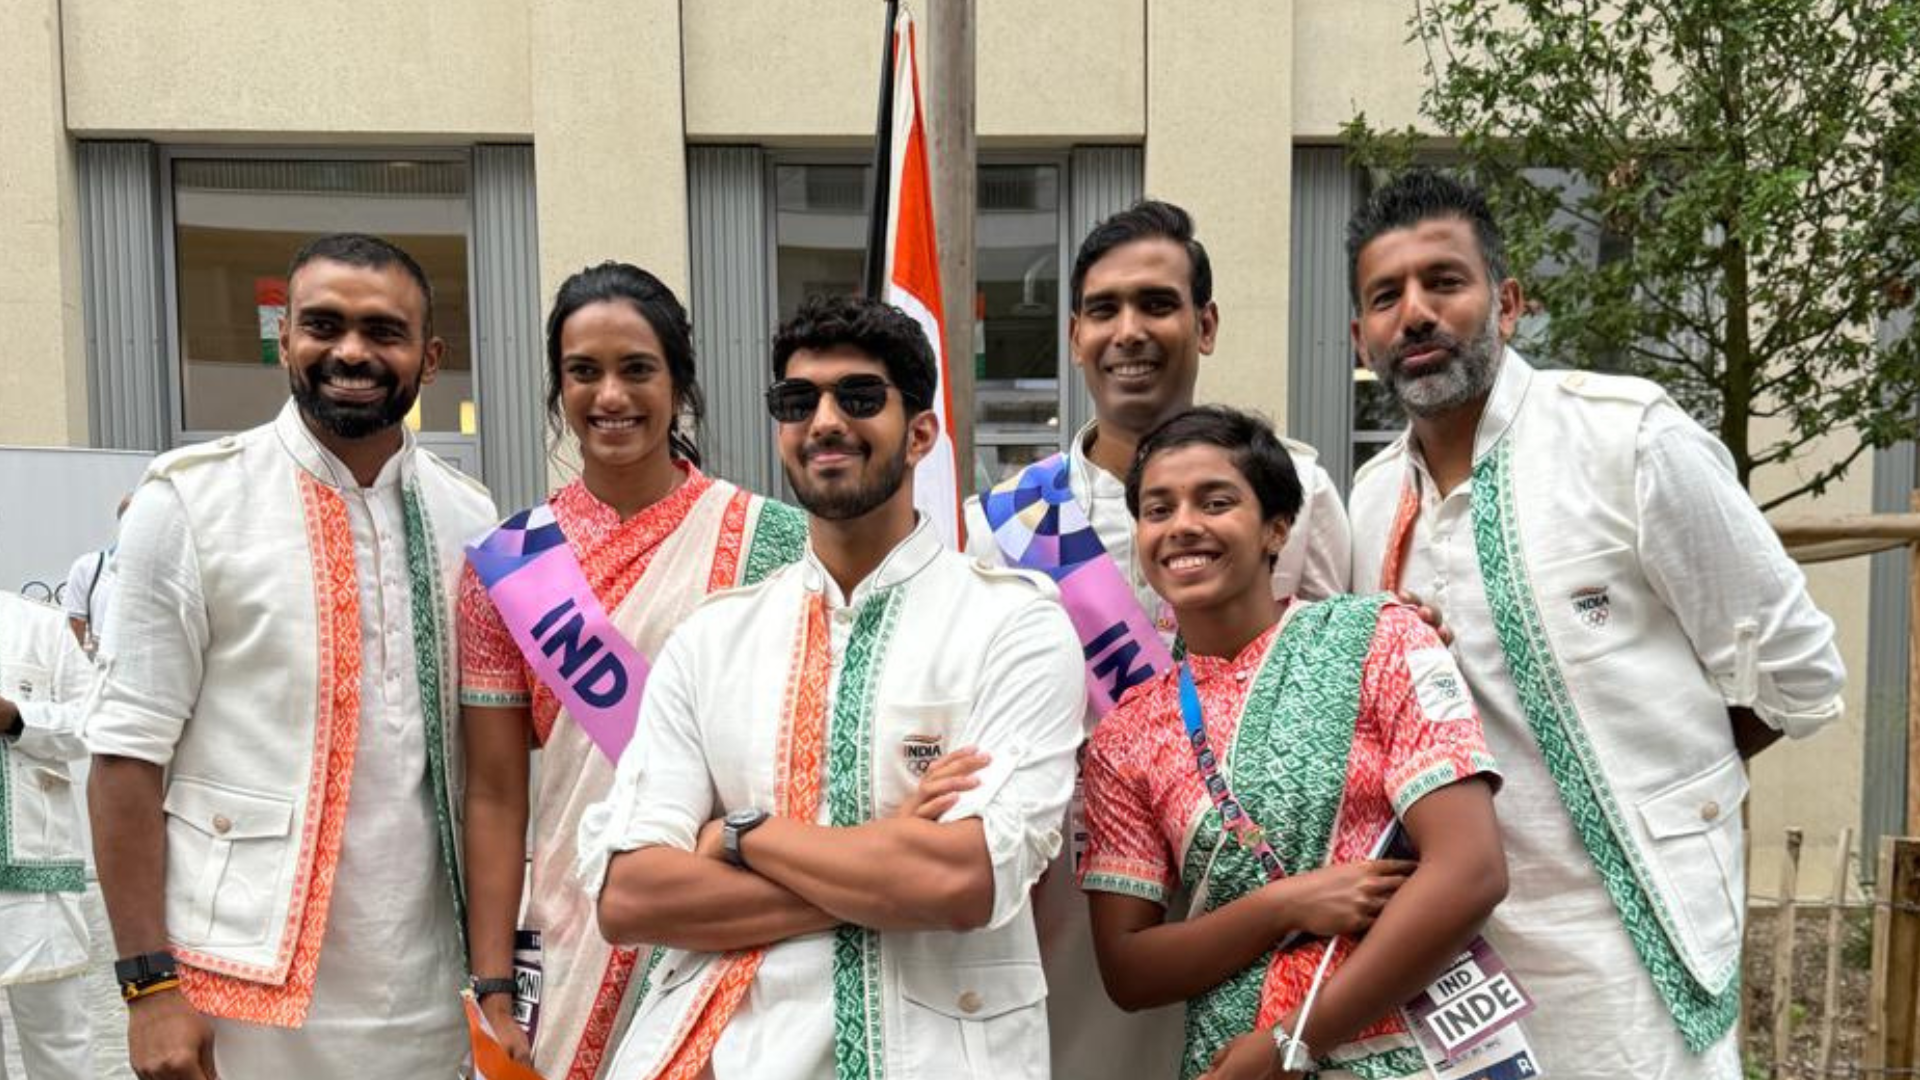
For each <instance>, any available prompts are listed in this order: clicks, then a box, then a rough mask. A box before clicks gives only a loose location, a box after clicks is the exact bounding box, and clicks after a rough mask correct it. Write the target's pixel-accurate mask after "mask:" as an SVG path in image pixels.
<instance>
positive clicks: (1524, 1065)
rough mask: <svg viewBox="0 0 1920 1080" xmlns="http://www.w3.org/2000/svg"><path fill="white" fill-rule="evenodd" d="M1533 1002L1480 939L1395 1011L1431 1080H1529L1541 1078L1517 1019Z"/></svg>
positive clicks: (1504, 964)
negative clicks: (1410, 1033)
mask: <svg viewBox="0 0 1920 1080" xmlns="http://www.w3.org/2000/svg"><path fill="white" fill-rule="evenodd" d="M1532 1011H1533V999H1532V998H1531V997H1529V996H1528V995H1527V992H1526V991H1525V990H1523V989H1521V987H1520V983H1519V982H1518V981H1517V980H1515V979H1514V977H1513V975H1512V973H1511V972H1509V971H1508V970H1507V965H1506V962H1505V961H1504V960H1502V959H1501V958H1500V954H1499V953H1496V952H1494V951H1493V946H1491V945H1489V944H1487V941H1486V939H1485V938H1475V939H1473V944H1471V945H1470V946H1468V948H1467V951H1466V952H1463V953H1461V954H1460V955H1459V956H1458V957H1455V958H1454V961H1453V963H1452V964H1451V965H1449V966H1448V967H1447V969H1446V970H1445V971H1443V972H1441V973H1440V977H1439V978H1437V979H1435V980H1433V982H1432V983H1430V984H1428V986H1427V988H1426V989H1425V990H1423V991H1421V992H1420V993H1419V994H1418V995H1416V996H1415V997H1414V999H1413V1000H1412V1001H1409V1002H1407V1004H1406V1005H1405V1006H1403V1007H1402V1008H1401V1010H1400V1012H1401V1018H1402V1019H1403V1020H1405V1021H1406V1024H1407V1030H1408V1031H1410V1032H1412V1033H1413V1038H1414V1041H1415V1042H1416V1043H1418V1044H1419V1046H1420V1055H1421V1057H1423V1058H1424V1059H1425V1060H1426V1063H1427V1071H1428V1072H1430V1073H1432V1074H1433V1076H1434V1080H1532V1078H1533V1077H1537V1076H1540V1075H1542V1073H1541V1070H1540V1065H1539V1061H1538V1059H1536V1058H1535V1057H1534V1054H1533V1047H1532V1046H1531V1045H1530V1044H1528V1042H1527V1034H1526V1031H1525V1029H1524V1028H1522V1027H1521V1024H1520V1019H1521V1018H1522V1017H1524V1016H1526V1015H1527V1014H1528V1013H1531V1012H1532Z"/></svg>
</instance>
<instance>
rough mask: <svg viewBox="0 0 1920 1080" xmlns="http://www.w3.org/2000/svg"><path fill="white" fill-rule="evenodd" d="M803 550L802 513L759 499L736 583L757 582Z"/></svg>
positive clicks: (796, 556) (804, 526) (774, 502)
mask: <svg viewBox="0 0 1920 1080" xmlns="http://www.w3.org/2000/svg"><path fill="white" fill-rule="evenodd" d="M806 550H807V515H806V512H805V511H803V510H801V509H800V508H799V507H795V506H788V505H787V504H786V503H783V502H777V501H775V500H773V499H761V500H760V514H759V516H758V517H757V518H756V519H755V520H754V524H753V539H752V541H751V542H750V543H749V544H748V546H747V565H746V569H745V573H743V574H742V575H741V578H740V584H742V585H754V584H758V583H759V582H761V581H763V580H765V579H766V577H767V575H768V574H771V573H773V572H774V571H775V570H778V569H780V568H781V567H783V566H785V565H787V564H788V563H791V562H796V561H798V560H799V558H800V556H801V554H802V553H803V552H805V551H806Z"/></svg>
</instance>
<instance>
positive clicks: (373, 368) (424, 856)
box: [84, 234, 495, 1080]
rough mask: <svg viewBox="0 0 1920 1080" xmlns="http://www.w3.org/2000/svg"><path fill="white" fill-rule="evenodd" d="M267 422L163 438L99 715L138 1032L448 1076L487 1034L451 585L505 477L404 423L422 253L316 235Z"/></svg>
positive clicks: (119, 562)
mask: <svg viewBox="0 0 1920 1080" xmlns="http://www.w3.org/2000/svg"><path fill="white" fill-rule="evenodd" d="M287 277H288V300H289V307H288V311H287V318H286V321H285V324H284V325H283V327H282V329H281V336H280V356H281V363H282V364H283V365H284V366H285V367H286V369H287V376H288V381H289V383H290V384H291V389H292V400H291V401H290V402H288V404H287V405H286V406H285V407H283V408H282V409H281V411H280V415H279V416H278V418H276V419H275V420H274V421H273V422H272V423H269V424H266V425H263V426H261V427H257V428H254V429H252V430H250V431H246V432H242V433H241V434H238V435H234V436H229V437H227V438H223V439H220V440H218V441H216V442H213V443H208V444H205V445H201V446H193V447H187V448H183V449H180V450H176V451H174V452H172V453H169V454H166V455H163V456H162V457H161V458H159V459H158V460H157V461H155V462H154V464H153V466H152V467H151V468H150V469H149V470H148V473H147V475H146V477H145V479H144V480H143V481H142V483H141V486H140V488H139V490H138V491H137V492H136V493H135V495H134V498H133V503H132V505H131V506H130V507H129V508H128V510H127V514H126V518H125V520H124V522H123V524H122V532H121V540H120V546H119V551H118V554H117V555H116V558H115V565H116V568H117V571H116V572H117V573H118V575H119V591H118V595H117V598H116V603H115V608H114V616H113V619H112V620H111V621H110V623H109V625H108V630H107V634H106V638H105V640H104V641H103V642H102V644H101V655H102V657H103V660H102V666H103V669H104V675H103V678H102V681H101V684H100V688H99V690H98V692H97V695H96V697H95V699H94V700H93V702H92V703H91V706H90V711H89V713H88V715H87V716H86V718H85V720H84V725H85V729H84V730H85V737H86V740H87V744H88V747H89V749H91V750H92V752H93V754H94V766H93V783H92V789H91V806H92V814H93V825H94V844H95V850H96V857H97V862H98V864H99V872H100V884H101V888H102V891H103V892H104V894H105V897H106V902H107V911H108V915H109V918H110V920H111V922H112V925H113V932H114V939H115V942H116V943H117V946H118V949H119V952H120V953H121V955H122V959H121V961H120V962H119V964H118V965H116V973H117V975H118V976H119V979H120V983H121V992H122V996H123V997H125V998H126V1000H127V1008H128V1034H127V1041H128V1051H129V1055H130V1057H131V1058H132V1064H133V1067H134V1070H135V1071H136V1072H137V1073H138V1074H139V1075H140V1076H142V1077H145V1078H150V1080H200V1078H207V1077H213V1076H216V1075H218V1076H222V1077H228V1078H234V1080H248V1078H254V1077H270V1076H290V1077H317V1076H357V1077H362V1078H368V1080H379V1078H389V1077H390V1078H393V1080H401V1078H403V1077H420V1076H450V1075H452V1074H453V1073H454V1071H455V1070H456V1069H457V1068H458V1067H459V1066H460V1063H461V1061H462V1060H463V1058H464V1056H465V1031H464V1022H463V1019H462V1015H461V1009H460V1003H459V997H458V993H459V990H460V986H461V980H462V976H463V966H464V965H463V960H462V957H463V949H462V945H461V939H460V929H459V928H460V926H461V918H460V914H459V907H460V894H459V880H460V878H459V867H458V862H457V849H456V847H455V845H454V834H453V816H452V814H453V807H454V806H457V805H458V802H457V799H458V791H457V788H458V784H459V779H458V778H459V775H460V770H459V767H458V764H457V762H455V761H454V760H453V754H454V753H455V751H456V749H457V748H458V746H459V745H460V743H459V738H458V732H457V731H456V730H455V727H454V722H455V720H456V718H457V717H458V708H457V704H458V703H457V695H456V693H455V687H454V682H453V680H454V673H455V666H454V663H453V652H452V649H453V636H452V632H451V628H452V622H451V617H452V597H453V594H454V591H453V589H452V588H451V583H453V582H454V581H455V580H456V578H455V576H454V575H456V574H457V573H458V572H459V569H460V566H461V565H462V560H463V553H462V549H461V543H462V541H464V540H465V539H467V538H468V537H471V536H473V535H475V534H476V533H478V532H479V531H480V530H482V529H483V528H485V527H486V526H487V525H489V524H490V523H492V522H493V521H494V519H495V514H494V508H493V504H492V502H491V500H490V499H489V498H488V497H487V494H486V492H485V489H483V488H481V487H480V486H479V485H478V484H476V483H474V482H473V481H471V480H469V479H467V478H465V477H463V476H461V475H460V474H459V473H458V472H456V471H455V470H454V469H453V468H452V467H451V466H449V465H447V464H445V463H444V462H441V461H440V460H439V459H438V458H435V457H434V456H433V455H431V454H429V453H427V452H426V451H424V450H421V449H418V448H417V447H416V446H415V445H414V441H413V437H412V435H411V434H410V433H408V432H407V431H406V429H405V427H404V426H403V425H402V424H401V420H402V419H403V418H404V417H405V416H406V414H407V411H408V410H409V409H410V408H411V407H412V406H413V403H414V401H415V400H416V399H417V397H418V396H419V393H420V390H421V388H422V387H423V386H424V385H426V384H427V383H428V382H431V381H432V379H433V375H434V372H435V370H436V369H437V368H438V366H439V363H440V358H441V355H442V353H443V352H444V351H445V344H444V343H443V342H442V341H441V340H440V339H439V338H436V337H434V336H433V293H432V290H431V288H430V286H429V285H428V283H427V278H426V274H425V273H424V272H423V271H422V270H421V269H420V267H419V264H417V263H416V262H414V260H413V259H412V258H411V257H410V256H408V255H407V254H406V253H405V252H404V251H401V250H400V249H399V248H397V247H395V246H393V245H392V244H390V243H388V242H386V241H384V240H381V239H378V238H376V237H371V236H362V235H357V234H340V235H333V236H326V237H321V238H319V239H317V240H314V241H312V242H311V243H309V244H307V245H306V246H305V247H303V248H301V250H300V251H299V253H298V254H296V255H295V256H294V259H293V263H292V266H291V268H290V269H289V271H288V274H287Z"/></svg>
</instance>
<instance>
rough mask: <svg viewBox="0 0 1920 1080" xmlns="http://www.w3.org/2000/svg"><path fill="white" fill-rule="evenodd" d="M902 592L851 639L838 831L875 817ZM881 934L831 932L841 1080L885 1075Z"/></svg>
mask: <svg viewBox="0 0 1920 1080" xmlns="http://www.w3.org/2000/svg"><path fill="white" fill-rule="evenodd" d="M899 592H900V590H899V589H898V588H892V589H883V590H880V591H879V592H876V593H875V594H874V595H872V596H870V597H868V598H867V599H866V601H865V602H864V603H862V604H861V605H860V614H859V615H858V616H857V617H856V618H855V619H854V623H853V632H852V634H851V635H850V637H849V639H848V641H847V655H846V661H845V663H844V664H843V665H842V667H841V669H840V681H839V685H838V687H837V693H836V694H835V695H834V702H833V720H832V725H831V727H830V729H829V732H828V735H827V761H826V768H827V778H826V786H827V793H826V794H827V820H828V822H829V823H831V824H832V825H834V826H836V827H841V828H844V827H847V826H852V825H859V824H861V823H862V822H866V821H870V820H872V818H873V688H874V686H875V684H876V683H877V682H878V679H879V673H880V670H881V667H882V665H883V664H884V663H885V660H886V653H887V645H888V643H889V642H891V641H892V640H893V633H894V628H895V626H896V625H897V624H898V622H899V610H900V608H901V606H902V605H901V604H898V603H896V602H895V600H896V598H897V596H898V594H899ZM882 996H883V987H882V985H881V971H880V935H879V934H878V933H877V932H875V931H873V930H869V929H867V928H865V927H862V926H853V925H848V924H843V925H841V926H840V927H838V928H836V929H835V930H834V933H833V1019H834V1023H833V1063H834V1074H835V1076H836V1077H837V1078H838V1080H880V1078H881V1077H883V1076H885V1075H886V1051H885V1046H884V1044H883V1038H884V1030H885V1023H884V1021H883V1019H882V1017H881V1015H880V1012H881V1001H882Z"/></svg>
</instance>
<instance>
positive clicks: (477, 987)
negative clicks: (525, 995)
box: [467, 975, 520, 1001]
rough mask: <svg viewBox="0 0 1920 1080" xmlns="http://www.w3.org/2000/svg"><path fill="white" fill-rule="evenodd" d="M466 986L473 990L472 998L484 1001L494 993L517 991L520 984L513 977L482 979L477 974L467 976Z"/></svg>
mask: <svg viewBox="0 0 1920 1080" xmlns="http://www.w3.org/2000/svg"><path fill="white" fill-rule="evenodd" d="M467 987H468V988H469V989H471V990H472V991H473V1000H475V1001H485V1000H486V999H488V998H490V997H492V996H493V995H495V994H513V993H518V992H519V990H520V984H519V983H518V982H516V981H514V980H513V979H483V978H481V977H480V976H478V975H469V976H467Z"/></svg>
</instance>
